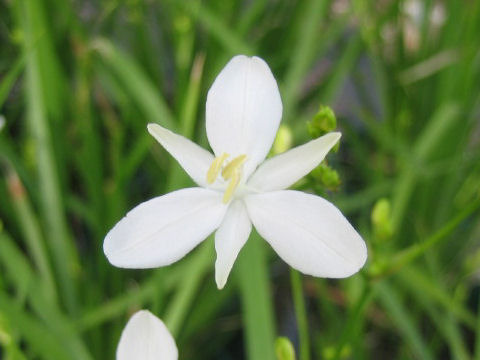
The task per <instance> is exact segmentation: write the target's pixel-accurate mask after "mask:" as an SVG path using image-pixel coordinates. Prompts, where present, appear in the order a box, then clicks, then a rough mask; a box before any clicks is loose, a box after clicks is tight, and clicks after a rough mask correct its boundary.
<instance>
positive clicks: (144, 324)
mask: <svg viewBox="0 0 480 360" xmlns="http://www.w3.org/2000/svg"><path fill="white" fill-rule="evenodd" d="M138 359H141V360H177V359H178V350H177V345H175V340H174V339H173V337H172V335H171V334H170V332H169V331H168V329H167V327H166V326H165V324H164V323H163V322H162V321H161V320H160V319H159V318H157V317H156V316H154V315H153V314H152V313H150V312H149V311H147V310H140V311H138V312H136V313H135V314H134V315H133V316H132V317H131V318H130V320H129V321H128V323H127V325H126V326H125V328H124V329H123V331H122V336H121V337H120V342H119V343H118V347H117V360H138Z"/></svg>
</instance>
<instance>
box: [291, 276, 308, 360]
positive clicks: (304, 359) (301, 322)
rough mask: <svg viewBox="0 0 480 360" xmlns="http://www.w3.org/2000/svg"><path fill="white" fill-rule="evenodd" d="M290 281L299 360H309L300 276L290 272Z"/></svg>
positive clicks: (306, 322) (306, 325) (305, 312)
mask: <svg viewBox="0 0 480 360" xmlns="http://www.w3.org/2000/svg"><path fill="white" fill-rule="evenodd" d="M290 281H291V284H292V295H293V305H294V307H295V316H296V318H297V327H298V337H299V340H300V349H299V352H298V353H299V359H300V360H310V340H309V338H308V334H309V333H308V319H307V311H306V309H305V299H304V298H303V288H302V276H301V274H300V273H299V272H298V271H297V270H294V269H291V270H290Z"/></svg>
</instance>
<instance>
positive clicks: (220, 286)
mask: <svg viewBox="0 0 480 360" xmlns="http://www.w3.org/2000/svg"><path fill="white" fill-rule="evenodd" d="M215 281H216V283H217V289H218V290H223V288H224V287H225V284H226V283H227V282H226V281H225V280H218V279H215Z"/></svg>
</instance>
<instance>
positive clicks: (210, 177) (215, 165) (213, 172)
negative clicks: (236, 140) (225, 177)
mask: <svg viewBox="0 0 480 360" xmlns="http://www.w3.org/2000/svg"><path fill="white" fill-rule="evenodd" d="M228 156H229V155H228V154H227V153H223V154H222V155H220V156H217V157H216V158H215V159H214V160H213V162H212V165H210V168H209V169H208V171H207V183H209V184H213V183H214V182H215V179H216V178H217V176H218V174H219V173H220V170H221V169H222V165H223V163H224V162H225V160H227V158H228Z"/></svg>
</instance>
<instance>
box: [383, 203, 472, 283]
mask: <svg viewBox="0 0 480 360" xmlns="http://www.w3.org/2000/svg"><path fill="white" fill-rule="evenodd" d="M479 208H480V199H477V200H476V201H473V202H472V203H470V205H469V206H467V207H466V208H464V209H463V210H462V211H461V212H460V213H459V214H457V216H455V217H454V218H453V219H452V220H450V221H449V222H448V223H447V224H446V225H445V226H443V227H442V228H440V229H439V230H438V231H436V232H435V233H434V234H433V235H431V236H430V237H429V238H428V239H427V240H425V241H424V242H422V243H420V244H415V245H412V246H410V247H408V248H407V249H405V250H403V251H402V252H400V253H398V254H397V255H396V256H395V257H394V258H393V259H392V261H390V263H389V265H388V267H387V268H386V269H385V270H384V271H382V272H383V273H384V274H390V273H392V272H395V271H397V270H399V269H400V268H402V267H403V266H404V265H406V264H407V263H409V262H411V261H413V260H414V259H416V258H417V257H419V256H421V255H423V254H424V253H425V252H426V251H427V250H428V249H430V248H431V247H433V246H434V245H436V244H438V243H439V242H440V241H441V240H443V239H445V238H446V237H447V236H448V235H450V234H451V233H452V232H453V231H454V230H455V229H456V228H457V226H458V225H460V223H461V222H462V221H463V220H465V219H466V218H467V217H468V216H470V215H471V214H472V213H473V212H475V211H476V210H478V209H479Z"/></svg>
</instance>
